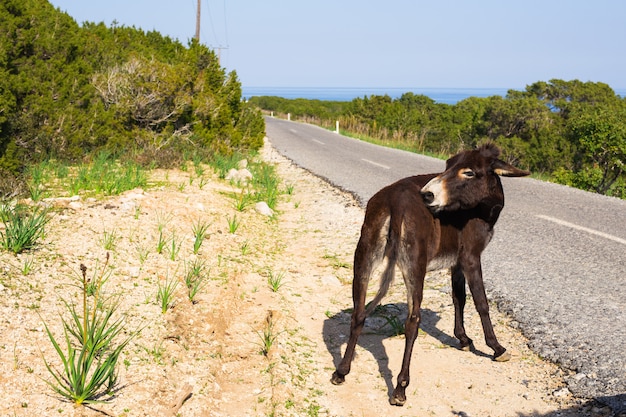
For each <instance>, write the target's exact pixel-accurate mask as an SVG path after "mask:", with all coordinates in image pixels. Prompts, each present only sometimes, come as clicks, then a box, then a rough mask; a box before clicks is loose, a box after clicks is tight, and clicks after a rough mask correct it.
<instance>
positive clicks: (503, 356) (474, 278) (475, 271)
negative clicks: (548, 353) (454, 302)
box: [463, 258, 511, 362]
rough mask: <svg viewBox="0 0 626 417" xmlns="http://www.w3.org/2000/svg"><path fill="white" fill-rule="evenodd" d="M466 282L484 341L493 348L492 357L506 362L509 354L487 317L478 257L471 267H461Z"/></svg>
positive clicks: (487, 305)
mask: <svg viewBox="0 0 626 417" xmlns="http://www.w3.org/2000/svg"><path fill="white" fill-rule="evenodd" d="M463 272H464V274H465V277H466V278H467V283H468V284H469V287H470V291H471V293H472V297H473V298H474V305H475V306H476V311H477V312H478V315H479V316H480V321H481V323H482V325H483V333H484V334H485V342H486V343H487V346H489V347H490V348H491V349H493V352H494V353H493V359H494V360H495V361H498V362H506V361H508V360H509V359H511V354H510V353H509V352H507V351H506V349H505V348H504V347H503V346H502V345H501V344H500V343H499V342H498V339H497V338H496V333H495V332H494V331H493V324H492V323H491V317H489V303H488V302H487V295H486V294H485V284H484V283H483V274H482V269H481V266H480V258H479V261H478V263H477V264H474V265H473V267H471V268H467V267H466V268H463Z"/></svg>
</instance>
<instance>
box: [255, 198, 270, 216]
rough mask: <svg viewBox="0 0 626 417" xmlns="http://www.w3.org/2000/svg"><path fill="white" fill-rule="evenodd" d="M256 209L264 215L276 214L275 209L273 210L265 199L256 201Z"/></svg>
mask: <svg viewBox="0 0 626 417" xmlns="http://www.w3.org/2000/svg"><path fill="white" fill-rule="evenodd" d="M254 209H255V210H256V211H257V212H258V213H259V214H262V215H263V216H268V217H271V216H273V215H274V210H272V209H271V208H270V207H269V206H268V205H267V203H266V202H265V201H260V202H258V203H256V204H255V206H254Z"/></svg>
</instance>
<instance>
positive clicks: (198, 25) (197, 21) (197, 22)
mask: <svg viewBox="0 0 626 417" xmlns="http://www.w3.org/2000/svg"><path fill="white" fill-rule="evenodd" d="M201 2H202V0H198V10H197V12H196V36H195V39H196V41H197V42H198V43H199V42H200V4H201Z"/></svg>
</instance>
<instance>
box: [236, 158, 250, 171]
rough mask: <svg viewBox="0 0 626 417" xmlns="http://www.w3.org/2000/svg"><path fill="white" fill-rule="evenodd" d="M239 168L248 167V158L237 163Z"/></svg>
mask: <svg viewBox="0 0 626 417" xmlns="http://www.w3.org/2000/svg"><path fill="white" fill-rule="evenodd" d="M237 168H239V169H244V168H248V160H247V159H242V160H241V161H239V162H238V163H237Z"/></svg>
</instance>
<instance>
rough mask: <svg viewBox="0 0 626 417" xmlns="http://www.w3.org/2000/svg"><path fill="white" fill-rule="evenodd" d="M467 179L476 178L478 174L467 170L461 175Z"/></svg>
mask: <svg viewBox="0 0 626 417" xmlns="http://www.w3.org/2000/svg"><path fill="white" fill-rule="evenodd" d="M461 174H462V175H463V176H464V177H465V178H472V177H475V176H476V174H475V173H474V171H472V170H471V169H466V170H465V171H463V172H462V173H461Z"/></svg>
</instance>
